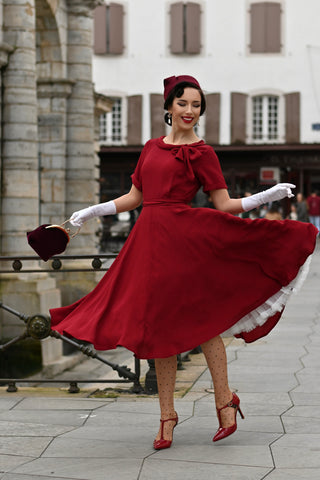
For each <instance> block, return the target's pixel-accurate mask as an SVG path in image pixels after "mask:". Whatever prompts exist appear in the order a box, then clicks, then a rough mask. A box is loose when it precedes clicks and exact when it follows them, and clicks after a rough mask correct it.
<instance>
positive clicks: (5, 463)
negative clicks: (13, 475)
mask: <svg viewBox="0 0 320 480" xmlns="http://www.w3.org/2000/svg"><path fill="white" fill-rule="evenodd" d="M29 461H30V457H25V456H20V455H0V473H3V472H8V471H11V470H13V469H14V468H15V467H17V466H19V465H23V464H25V463H26V462H29ZM0 478H1V480H2V477H0Z"/></svg>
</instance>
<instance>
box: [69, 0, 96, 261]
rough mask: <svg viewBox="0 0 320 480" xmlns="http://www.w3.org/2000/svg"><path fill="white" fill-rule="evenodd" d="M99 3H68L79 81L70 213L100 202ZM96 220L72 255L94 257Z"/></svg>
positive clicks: (73, 102) (73, 109)
mask: <svg viewBox="0 0 320 480" xmlns="http://www.w3.org/2000/svg"><path fill="white" fill-rule="evenodd" d="M98 3H99V2H97V1H96V0H84V1H83V0H67V6H68V52H67V62H68V76H69V78H72V79H74V80H75V81H76V83H75V85H74V86H73V89H72V93H71V96H70V97H69V99H68V118H67V165H66V213H67V215H71V213H72V212H74V211H76V210H79V209H81V208H84V207H87V206H88V205H92V204H94V203H97V202H98V201H99V197H98V194H99V184H98V181H97V180H98V176H97V164H96V158H95V155H94V90H93V84H92V25H93V19H92V9H93V8H95V6H96V5H97V4H98ZM97 228H98V225H97V222H96V221H95V220H91V221H90V222H88V223H87V224H86V225H85V226H84V227H83V228H82V231H81V235H78V236H77V237H76V238H75V239H73V241H72V242H70V246H69V247H68V252H69V253H77V254H81V253H83V254H85V253H87V254H88V253H94V252H95V251H96V247H97V243H98V240H97V237H96V236H95V234H94V232H95V231H96V230H97Z"/></svg>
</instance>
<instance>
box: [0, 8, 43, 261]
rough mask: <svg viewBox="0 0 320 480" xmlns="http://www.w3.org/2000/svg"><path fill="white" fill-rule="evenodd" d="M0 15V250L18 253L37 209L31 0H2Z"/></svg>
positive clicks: (24, 245) (24, 250)
mask: <svg viewBox="0 0 320 480" xmlns="http://www.w3.org/2000/svg"><path fill="white" fill-rule="evenodd" d="M3 14H4V15H3V17H4V20H3V24H4V32H3V39H4V41H5V42H6V43H8V44H9V45H11V46H14V51H13V52H12V53H11V55H10V61H9V63H8V65H7V67H6V69H5V71H4V73H3V77H2V80H3V103H4V105H3V130H2V132H3V139H2V141H3V151H2V155H3V159H2V162H3V165H2V168H3V179H2V254H3V255H17V254H19V255H23V254H30V253H31V252H30V247H29V246H28V244H27V242H26V231H27V230H28V229H29V228H30V227H34V226H36V225H37V222H38V210H39V199H38V145H37V140H38V138H37V96H36V87H35V86H36V50H35V5H34V0H30V1H28V2H26V0H5V1H4V4H3Z"/></svg>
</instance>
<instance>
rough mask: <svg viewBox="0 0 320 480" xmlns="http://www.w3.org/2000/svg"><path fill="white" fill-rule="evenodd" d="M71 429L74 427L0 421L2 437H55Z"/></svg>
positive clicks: (0, 434)
mask: <svg viewBox="0 0 320 480" xmlns="http://www.w3.org/2000/svg"><path fill="white" fill-rule="evenodd" d="M70 430H72V427H65V426H63V425H46V424H36V423H27V422H25V423H21V422H6V421H0V437H6V436H15V437H33V436H36V437H38V436H41V437H53V436H55V435H61V434H62V433H65V432H68V431H70Z"/></svg>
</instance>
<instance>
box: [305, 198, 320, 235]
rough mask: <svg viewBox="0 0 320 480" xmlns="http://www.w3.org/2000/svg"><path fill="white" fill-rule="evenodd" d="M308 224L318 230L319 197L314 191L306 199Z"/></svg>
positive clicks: (319, 215) (319, 224) (319, 223)
mask: <svg viewBox="0 0 320 480" xmlns="http://www.w3.org/2000/svg"><path fill="white" fill-rule="evenodd" d="M307 203H308V207H309V219H310V222H311V223H312V224H313V225H314V226H315V227H316V228H317V229H318V230H320V197H319V195H318V193H317V192H316V191H314V192H312V193H311V195H309V197H308V198H307Z"/></svg>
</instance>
